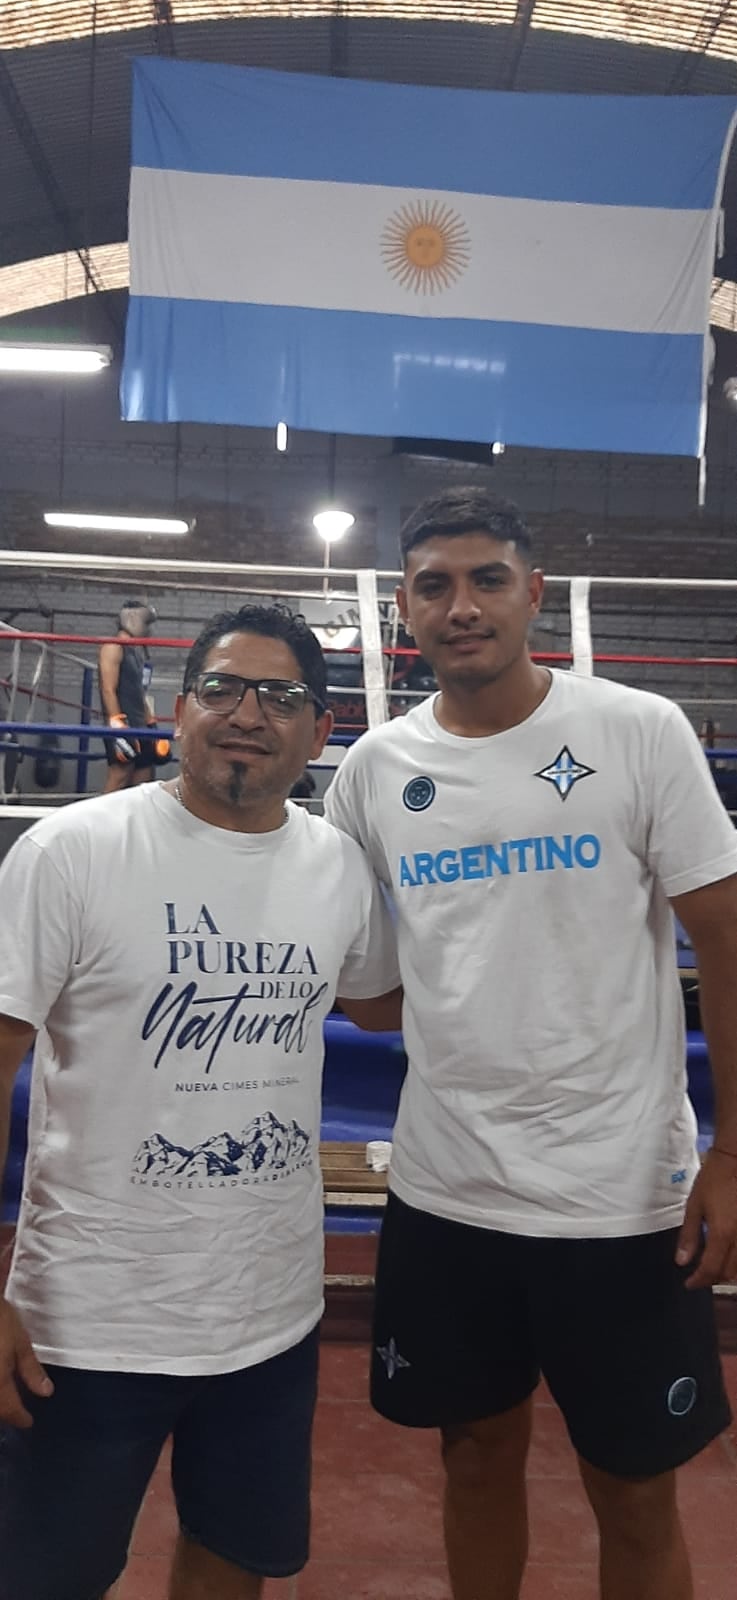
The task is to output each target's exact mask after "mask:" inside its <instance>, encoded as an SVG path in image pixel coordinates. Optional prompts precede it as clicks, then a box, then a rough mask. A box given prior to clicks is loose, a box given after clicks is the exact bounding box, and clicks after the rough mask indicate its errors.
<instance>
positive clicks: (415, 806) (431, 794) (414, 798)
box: [402, 778, 435, 811]
mask: <svg viewBox="0 0 737 1600" xmlns="http://www.w3.org/2000/svg"><path fill="white" fill-rule="evenodd" d="M402 799H403V801H404V803H405V805H406V807H407V810H408V811H427V808H428V806H431V805H432V803H433V800H434V799H435V784H434V783H433V781H432V778H411V779H410V781H409V783H408V784H405V787H404V791H403V794H402Z"/></svg>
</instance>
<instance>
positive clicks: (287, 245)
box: [130, 167, 713, 334]
mask: <svg viewBox="0 0 737 1600" xmlns="http://www.w3.org/2000/svg"><path fill="white" fill-rule="evenodd" d="M712 225H713V224H712V218H711V214H710V213H709V212H705V211H682V210H680V211H679V210H664V209H656V208H650V207H642V206H639V207H638V206H608V205H579V204H570V203H568V202H563V201H545V200H517V199H508V198H503V197H501V198H500V197H499V196H495V195H478V194H458V193H453V192H449V193H440V192H439V193H434V192H432V191H429V190H409V189H396V188H392V187H388V186H386V187H385V186H383V185H374V184H347V183H322V182H320V183H315V182H310V181H306V180H295V179H286V178H248V177H230V176H223V175H222V174H209V173H193V172H177V171H160V170H156V169H153V168H149V167H134V169H133V171H132V174H131V196H130V236H131V291H132V293H133V294H136V295H152V296H156V297H163V298H167V299H169V298H171V299H177V300H181V299H184V300H209V301H216V302H234V303H239V302H240V303H245V304H253V305H271V306H273V305H282V306H309V307H313V308H315V309H317V310H325V311H366V312H383V313H386V314H388V315H394V316H414V317H460V318H471V319H480V320H483V321H500V322H524V323H542V324H546V325H549V326H553V327H555V326H557V327H575V328H600V329H611V330H615V331H619V332H631V333H663V334H689V333H694V334H703V327H704V315H705V306H706V304H707V299H708V290H709V282H710V277H711V268H712V262H711V255H710V247H709V241H710V230H711V228H712ZM413 229H414V231H413Z"/></svg>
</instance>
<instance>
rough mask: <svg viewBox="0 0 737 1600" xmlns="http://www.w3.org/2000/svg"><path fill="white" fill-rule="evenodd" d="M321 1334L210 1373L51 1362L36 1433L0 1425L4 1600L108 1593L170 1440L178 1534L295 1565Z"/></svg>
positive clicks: (292, 1568)
mask: <svg viewBox="0 0 737 1600" xmlns="http://www.w3.org/2000/svg"><path fill="white" fill-rule="evenodd" d="M318 1338H319V1334H318V1329H317V1328H315V1329H314V1330H313V1332H312V1333H310V1334H308V1336H307V1338H306V1339H303V1340H302V1342H301V1343H300V1344H298V1345H295V1346H294V1347H293V1348H292V1349H291V1350H287V1351H286V1352H285V1353H284V1354H282V1355H278V1356H274V1357H273V1358H272V1360H270V1361H264V1362H261V1363H260V1364H259V1365H258V1366H255V1367H245V1368H243V1369H242V1370H241V1371H238V1372H228V1373H223V1374H221V1375H219V1376H215V1377H196V1378H179V1377H171V1376H167V1375H162V1374H158V1373H135V1372H133V1373H116V1372H87V1371H81V1370H80V1369H78V1368H72V1367H53V1366H49V1365H48V1364H46V1370H47V1371H48V1373H49V1376H50V1377H51V1378H52V1379H53V1382H54V1384H55V1392H54V1394H53V1396H52V1397H51V1398H50V1399H48V1400H39V1399H35V1398H33V1397H29V1396H24V1398H25V1401H26V1405H27V1406H28V1408H29V1409H30V1410H31V1411H32V1413H33V1416H34V1424H33V1427H32V1428H29V1429H27V1430H26V1429H18V1428H7V1427H6V1428H0V1600H100V1596H102V1595H104V1593H105V1590H106V1589H108V1588H110V1586H111V1585H112V1584H113V1583H115V1580H116V1578H118V1577H119V1575H120V1573H121V1572H122V1570H123V1568H124V1566H125V1564H126V1559H127V1555H128V1546H129V1543H130V1539H131V1534H132V1532H133V1526H134V1523H135V1520H136V1517H137V1515H138V1511H139V1508H140V1506H141V1502H142V1500H143V1497H144V1494H145V1492H146V1487H147V1484H148V1482H149V1479H150V1478H151V1475H152V1473H153V1471H154V1468H155V1466H156V1463H157V1461H158V1459H159V1456H160V1454H161V1449H162V1446H163V1445H164V1443H165V1441H166V1439H167V1438H168V1437H169V1435H171V1436H172V1462H171V1477H172V1486H173V1489H174V1498H175V1501H176V1506H177V1512H178V1515H179V1522H180V1526H181V1528H182V1531H183V1532H184V1533H185V1534H187V1535H188V1536H189V1537H190V1538H191V1539H193V1540H194V1541H195V1542H196V1543H197V1544H200V1545H203V1546H204V1547H205V1548H206V1549H207V1550H210V1551H212V1552H213V1554H215V1555H218V1556H221V1557H222V1558H223V1560H225V1561H230V1562H231V1563H232V1564H233V1565H234V1566H236V1567H241V1568H242V1569H243V1570H244V1571H246V1572H253V1573H258V1574H263V1575H264V1576H266V1577H287V1576H289V1575H290V1574H291V1573H294V1572H299V1571H300V1570H301V1568H302V1567H303V1566H304V1564H305V1562H306V1560H307V1556H308V1547H309V1525H310V1452H311V1434H312V1418H313V1413H314V1409H315V1399H316V1393H317V1362H318Z"/></svg>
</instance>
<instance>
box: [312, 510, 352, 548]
mask: <svg viewBox="0 0 737 1600" xmlns="http://www.w3.org/2000/svg"><path fill="white" fill-rule="evenodd" d="M355 520H356V519H355V517H354V516H353V514H352V512H350V511H338V510H337V509H336V507H335V506H333V507H331V509H330V510H329V511H316V512H315V515H314V517H313V518H312V521H313V523H314V525H315V527H316V528H317V531H318V533H319V535H320V538H321V539H324V540H325V543H326V544H333V542H334V541H335V540H336V539H342V537H343V534H344V533H347V532H348V529H349V528H352V527H353V524H354V522H355Z"/></svg>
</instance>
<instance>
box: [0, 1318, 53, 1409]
mask: <svg viewBox="0 0 737 1600" xmlns="http://www.w3.org/2000/svg"><path fill="white" fill-rule="evenodd" d="M19 1381H20V1383H22V1384H24V1385H25V1387H26V1389H29V1390H30V1392H31V1394H37V1395H41V1396H42V1397H43V1398H44V1399H45V1398H47V1397H48V1396H49V1395H52V1394H53V1393H54V1385H53V1383H52V1382H51V1379H50V1378H49V1377H47V1375H46V1373H45V1372H44V1369H43V1367H42V1366H41V1364H40V1362H39V1361H37V1360H36V1357H35V1355H34V1352H33V1346H32V1344H31V1341H30V1339H29V1337H28V1334H27V1333H26V1330H25V1328H24V1327H23V1324H22V1322H21V1320H20V1317H19V1316H18V1313H17V1311H16V1310H15V1309H14V1308H13V1306H11V1305H10V1303H9V1302H8V1301H7V1300H0V1422H4V1423H9V1424H10V1425H11V1427H13V1428H30V1427H32V1426H33V1417H32V1416H31V1414H30V1411H27V1410H26V1408H25V1406H24V1404H23V1401H22V1399H21V1394H20V1389H19V1387H18V1383H19Z"/></svg>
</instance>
